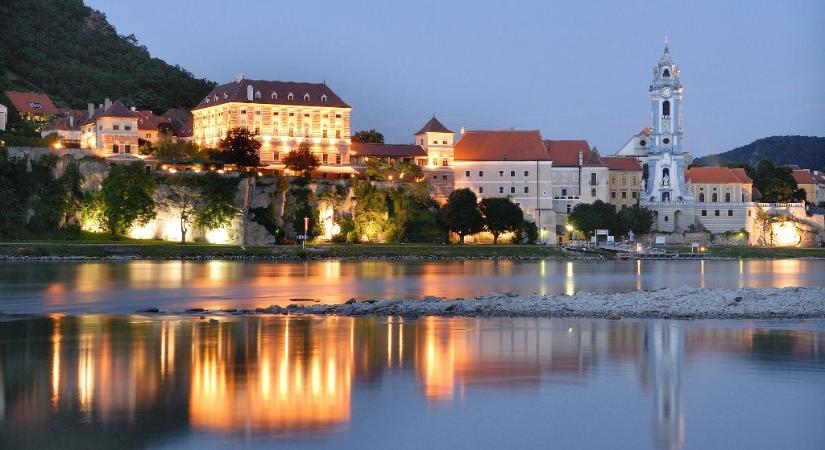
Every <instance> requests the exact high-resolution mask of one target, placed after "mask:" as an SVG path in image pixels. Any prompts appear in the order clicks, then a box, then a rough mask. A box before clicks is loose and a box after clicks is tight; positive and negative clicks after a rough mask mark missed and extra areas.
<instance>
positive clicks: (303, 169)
mask: <svg viewBox="0 0 825 450" xmlns="http://www.w3.org/2000/svg"><path fill="white" fill-rule="evenodd" d="M283 162H284V165H285V166H286V168H287V169H289V170H293V171H295V172H298V173H300V174H301V176H303V177H305V178H308V177H309V175H310V174H311V173H312V171H313V170H315V169H316V168H318V165H319V164H320V161H318V157H317V156H315V155H313V154H312V151H310V149H309V144H307V143H306V142H301V143H300V144H298V147H296V148H295V149H294V150H291V151H290V152H289V153H287V155H286V156H285V157H284V161H283Z"/></svg>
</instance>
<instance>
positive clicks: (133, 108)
mask: <svg viewBox="0 0 825 450" xmlns="http://www.w3.org/2000/svg"><path fill="white" fill-rule="evenodd" d="M129 109H131V110H132V111H137V108H135V107H134V106H133V107H131V108H129Z"/></svg>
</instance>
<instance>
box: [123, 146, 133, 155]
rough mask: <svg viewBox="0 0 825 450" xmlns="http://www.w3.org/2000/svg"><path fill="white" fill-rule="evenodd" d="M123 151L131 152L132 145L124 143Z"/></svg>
mask: <svg viewBox="0 0 825 450" xmlns="http://www.w3.org/2000/svg"><path fill="white" fill-rule="evenodd" d="M123 153H132V146H131V145H129V144H126V145H124V146H123Z"/></svg>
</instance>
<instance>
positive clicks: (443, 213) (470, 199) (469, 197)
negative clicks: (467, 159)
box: [439, 188, 484, 244]
mask: <svg viewBox="0 0 825 450" xmlns="http://www.w3.org/2000/svg"><path fill="white" fill-rule="evenodd" d="M439 220H440V221H441V223H442V224H443V225H444V227H445V228H446V229H447V230H448V231H452V232H453V233H456V234H458V237H459V242H460V243H462V244H463V243H464V237H465V236H467V235H469V234H476V233H478V232H479V231H481V230H483V229H484V220H483V219H482V217H481V212H479V210H478V202H477V197H476V195H475V194H474V193H473V191H471V190H469V189H466V188H465V189H457V190H455V191H453V192H452V193H450V196H449V197H448V198H447V203H446V204H445V205H444V207H442V208H441V210H440V211H439Z"/></svg>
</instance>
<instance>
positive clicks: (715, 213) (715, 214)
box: [713, 209, 719, 217]
mask: <svg viewBox="0 0 825 450" xmlns="http://www.w3.org/2000/svg"><path fill="white" fill-rule="evenodd" d="M713 215H714V216H716V217H719V210H718V209H717V210H716V211H714V212H713Z"/></svg>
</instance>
